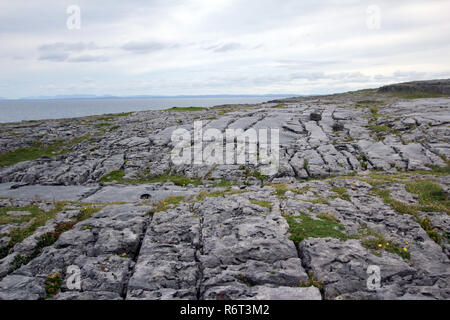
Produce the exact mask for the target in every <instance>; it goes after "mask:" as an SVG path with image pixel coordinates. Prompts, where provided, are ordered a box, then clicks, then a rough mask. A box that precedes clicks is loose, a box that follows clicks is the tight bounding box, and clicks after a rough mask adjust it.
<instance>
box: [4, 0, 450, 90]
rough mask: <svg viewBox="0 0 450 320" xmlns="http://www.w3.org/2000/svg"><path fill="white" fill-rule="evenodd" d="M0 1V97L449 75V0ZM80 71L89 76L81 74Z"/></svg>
mask: <svg viewBox="0 0 450 320" xmlns="http://www.w3.org/2000/svg"><path fill="white" fill-rule="evenodd" d="M77 5H78V6H79V7H80V12H81V15H80V18H81V20H80V28H79V29H69V28H68V27H67V19H68V18H69V14H67V12H66V10H67V6H68V4H67V3H66V2H64V1H51V0H45V1H38V2H37V1H36V2H35V1H33V2H30V1H24V0H18V1H14V2H11V1H4V2H2V3H1V4H0V40H1V41H2V44H3V45H2V46H1V48H0V56H1V59H0V68H1V70H2V72H1V73H0V96H2V97H7V98H18V97H23V96H36V95H58V94H75V93H84V94H97V95H101V94H111V93H114V94H115V95H136V94H155V95H172V94H246V93H247V94H267V93H297V94H316V93H332V92H339V91H347V90H355V89H360V88H367V87H377V86H380V85H383V84H386V83H392V82H398V81H408V80H416V79H432V78H449V77H450V62H449V59H448V56H450V20H449V19H448V17H447V13H448V12H450V2H449V1H445V0H442V1H438V0H410V1H406V0H399V1H389V0H380V1H375V0H374V1H370V2H369V1H357V0H345V1H342V0H340V1H338V0H326V1H312V0H306V1H298V0H283V1H276V0H258V1H257V0H246V1H238V0H216V1H206V0H183V1H180V0H171V1H167V0H152V1H140V0H130V1H121V2H119V1H114V2H113V1H106V0H97V1H95V2H94V1H88V0H79V1H78V3H77ZM86 79H89V81H86Z"/></svg>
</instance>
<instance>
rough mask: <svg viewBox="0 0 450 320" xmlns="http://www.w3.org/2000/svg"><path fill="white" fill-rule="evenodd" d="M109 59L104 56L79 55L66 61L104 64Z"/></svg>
mask: <svg viewBox="0 0 450 320" xmlns="http://www.w3.org/2000/svg"><path fill="white" fill-rule="evenodd" d="M108 60H109V59H108V58H107V57H104V56H92V55H88V54H86V55H81V56H77V57H73V58H70V59H68V60H67V62H106V61H108Z"/></svg>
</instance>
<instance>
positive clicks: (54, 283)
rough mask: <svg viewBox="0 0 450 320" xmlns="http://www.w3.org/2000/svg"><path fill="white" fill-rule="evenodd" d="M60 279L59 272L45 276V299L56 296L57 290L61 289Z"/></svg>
mask: <svg viewBox="0 0 450 320" xmlns="http://www.w3.org/2000/svg"><path fill="white" fill-rule="evenodd" d="M61 284H62V279H61V275H60V274H59V272H55V273H54V274H50V275H48V276H47V279H45V284H44V288H45V293H46V297H45V298H46V299H49V298H51V297H53V296H54V295H56V294H57V293H58V292H59V290H60V289H61Z"/></svg>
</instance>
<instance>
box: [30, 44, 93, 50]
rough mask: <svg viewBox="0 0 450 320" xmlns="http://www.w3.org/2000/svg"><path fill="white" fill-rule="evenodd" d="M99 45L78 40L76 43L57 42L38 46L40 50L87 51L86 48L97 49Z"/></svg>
mask: <svg viewBox="0 0 450 320" xmlns="http://www.w3.org/2000/svg"><path fill="white" fill-rule="evenodd" d="M96 49H99V47H98V46H97V45H96V44H95V43H94V42H88V43H85V42H76V43H64V42H55V43H49V44H43V45H41V46H39V47H38V50H40V51H52V52H55V51H56V52H62V51H63V52H72V51H85V50H96Z"/></svg>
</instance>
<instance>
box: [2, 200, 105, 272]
mask: <svg viewBox="0 0 450 320" xmlns="http://www.w3.org/2000/svg"><path fill="white" fill-rule="evenodd" d="M67 204H69V202H57V203H55V204H54V207H53V208H52V209H51V210H49V211H44V210H43V209H41V208H39V207H38V206H36V205H32V206H26V207H21V208H16V207H4V208H0V224H5V223H8V224H9V223H17V224H18V225H20V224H22V223H24V222H28V226H27V227H25V228H19V227H18V228H16V229H13V230H12V231H11V232H10V233H9V237H10V238H11V240H10V242H9V243H8V246H7V247H2V249H1V250H0V251H1V254H0V259H1V258H3V257H5V256H6V255H8V253H9V251H10V250H11V248H13V247H14V246H15V245H16V244H17V243H20V242H22V241H23V240H24V239H26V238H28V237H29V236H32V235H33V233H34V232H35V231H36V229H37V228H38V227H41V226H43V225H45V223H46V222H47V221H48V220H49V219H52V218H54V217H55V215H56V213H58V212H61V211H63V210H64V207H65V206H66V205H67ZM103 207H104V205H101V206H97V205H94V204H87V205H85V207H84V208H83V209H81V210H80V213H79V214H78V215H77V216H76V217H74V218H72V219H71V221H70V222H67V223H61V224H58V225H57V226H56V227H55V231H53V232H48V233H46V234H44V235H42V236H41V237H40V238H39V239H37V246H36V248H35V249H34V252H33V253H32V254H31V255H30V256H26V257H24V256H20V255H19V256H17V257H16V259H15V260H14V262H13V264H14V266H15V267H16V268H19V267H20V266H21V265H23V264H27V263H28V262H29V261H30V260H31V259H33V258H35V257H36V256H38V255H39V254H40V252H41V251H42V249H43V248H44V247H46V246H49V245H51V244H53V243H54V242H55V241H56V240H57V239H58V237H59V235H60V234H61V233H63V232H65V231H67V230H70V229H71V228H72V227H73V226H74V225H75V224H76V223H78V222H80V221H83V220H85V219H88V218H90V217H91V216H92V215H93V214H94V213H96V212H98V211H100V210H101V209H102V208H103ZM8 211H28V212H30V213H31V215H28V216H8V215H6V213H7V212H8Z"/></svg>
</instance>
